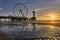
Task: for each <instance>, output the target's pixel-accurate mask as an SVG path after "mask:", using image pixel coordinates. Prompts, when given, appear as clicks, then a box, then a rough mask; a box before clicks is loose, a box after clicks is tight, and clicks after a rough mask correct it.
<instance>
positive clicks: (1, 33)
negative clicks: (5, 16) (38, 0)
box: [0, 31, 14, 40]
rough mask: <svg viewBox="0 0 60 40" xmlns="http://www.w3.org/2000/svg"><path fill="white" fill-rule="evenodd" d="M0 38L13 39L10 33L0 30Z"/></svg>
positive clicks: (1, 39)
mask: <svg viewBox="0 0 60 40" xmlns="http://www.w3.org/2000/svg"><path fill="white" fill-rule="evenodd" d="M0 40H14V39H13V38H12V37H11V36H10V35H8V34H6V33H4V32H1V31H0Z"/></svg>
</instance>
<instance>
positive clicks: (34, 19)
mask: <svg viewBox="0 0 60 40" xmlns="http://www.w3.org/2000/svg"><path fill="white" fill-rule="evenodd" d="M32 13H33V17H31V19H30V20H31V21H36V17H35V11H33V12H32Z"/></svg>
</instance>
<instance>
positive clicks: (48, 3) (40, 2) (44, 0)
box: [0, 0, 60, 17]
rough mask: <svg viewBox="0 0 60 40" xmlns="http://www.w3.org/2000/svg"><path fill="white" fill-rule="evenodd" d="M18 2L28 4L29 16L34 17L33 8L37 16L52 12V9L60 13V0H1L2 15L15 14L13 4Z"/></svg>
mask: <svg viewBox="0 0 60 40" xmlns="http://www.w3.org/2000/svg"><path fill="white" fill-rule="evenodd" d="M18 3H22V4H24V5H26V6H27V8H28V14H27V17H32V11H33V10H34V11H35V12H36V17H38V16H41V15H42V16H44V17H45V15H46V14H48V13H49V12H50V14H51V12H52V11H53V12H55V11H58V15H59V11H60V0H0V15H2V16H6V15H13V12H12V11H13V10H12V9H13V6H14V5H15V4H18ZM18 8H19V7H18ZM22 9H23V8H22ZM51 10H52V11H51Z"/></svg>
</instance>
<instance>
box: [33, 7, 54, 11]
mask: <svg viewBox="0 0 60 40" xmlns="http://www.w3.org/2000/svg"><path fill="white" fill-rule="evenodd" d="M52 8H55V7H48V8H37V9H34V10H35V11H36V12H37V11H41V10H47V9H52Z"/></svg>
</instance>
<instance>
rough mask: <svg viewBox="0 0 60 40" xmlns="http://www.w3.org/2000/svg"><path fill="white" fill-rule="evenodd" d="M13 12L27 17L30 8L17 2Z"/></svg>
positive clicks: (17, 15)
mask: <svg viewBox="0 0 60 40" xmlns="http://www.w3.org/2000/svg"><path fill="white" fill-rule="evenodd" d="M13 14H14V16H16V17H26V16H27V14H28V8H27V7H26V6H25V5H24V4H22V3H18V4H15V5H14V6H13Z"/></svg>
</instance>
